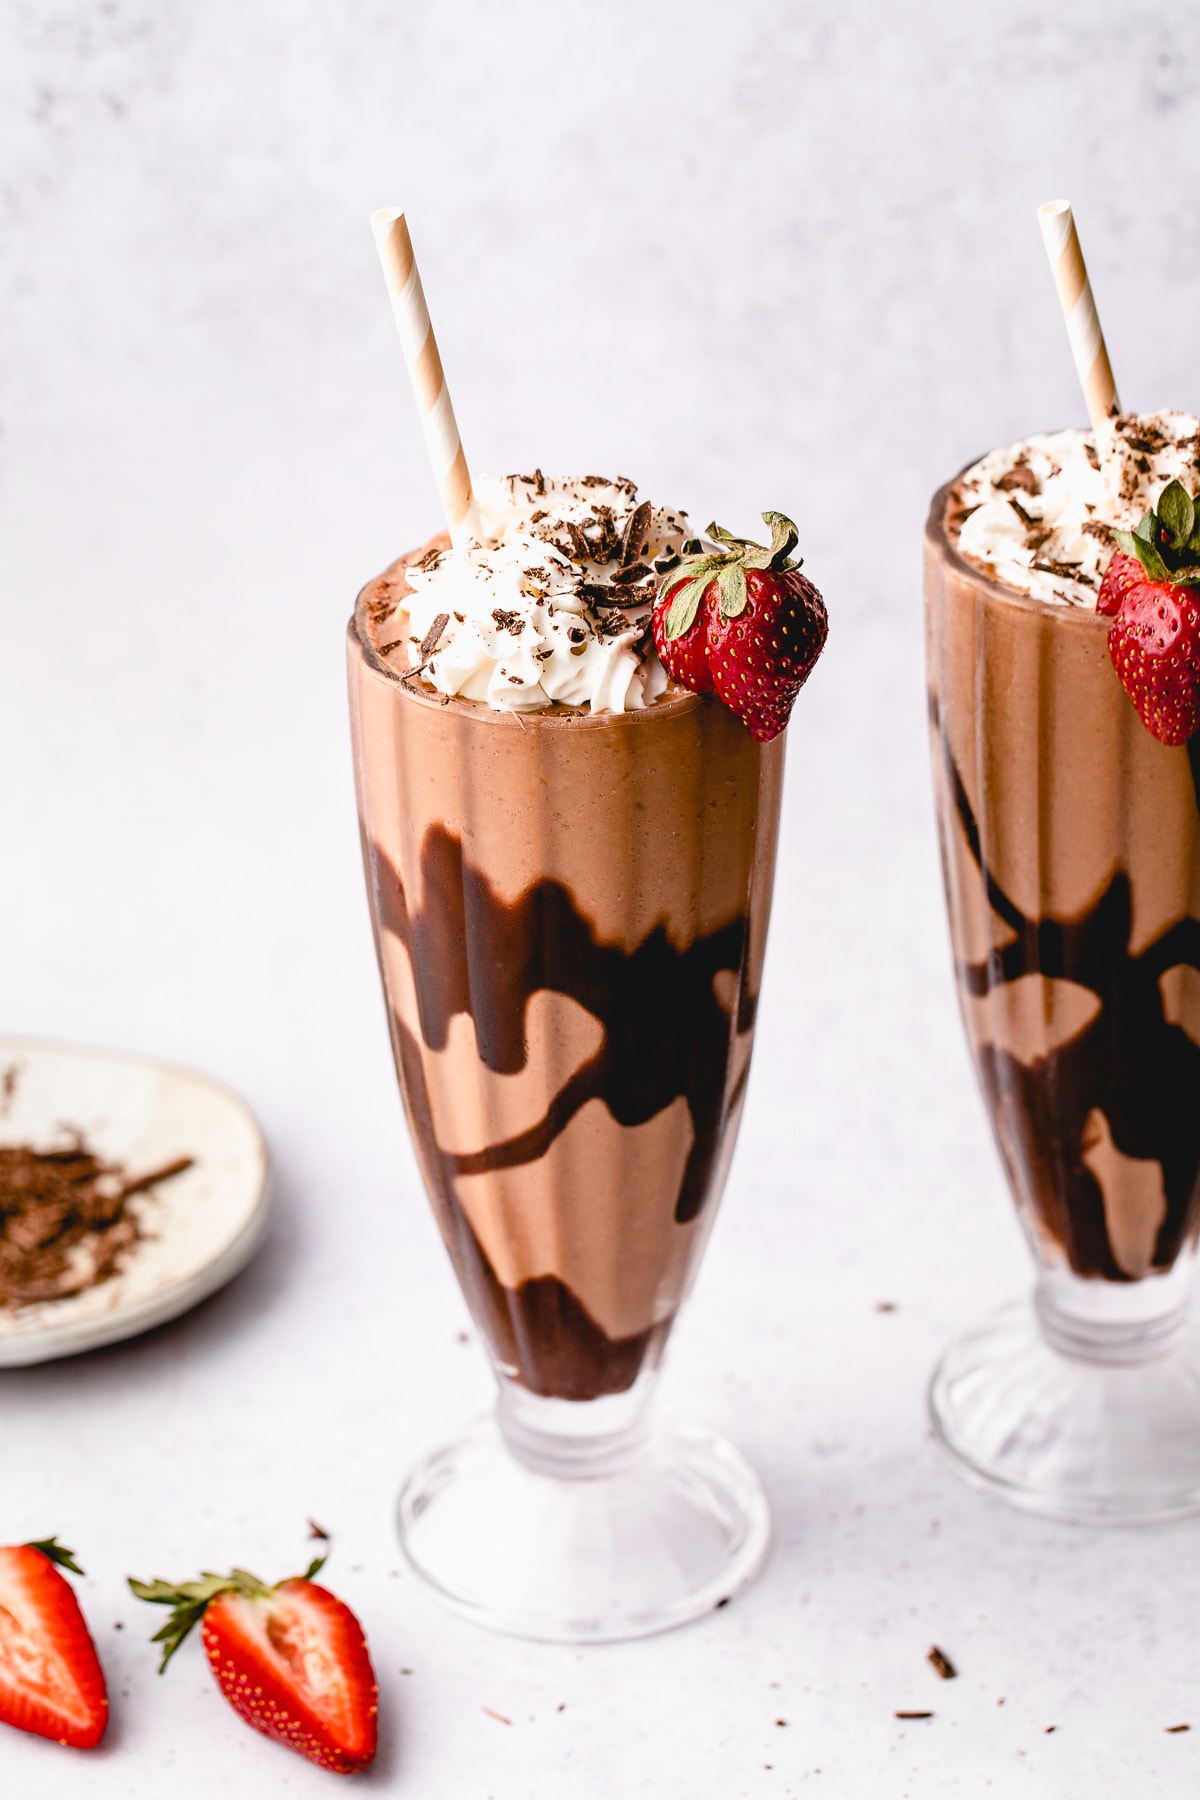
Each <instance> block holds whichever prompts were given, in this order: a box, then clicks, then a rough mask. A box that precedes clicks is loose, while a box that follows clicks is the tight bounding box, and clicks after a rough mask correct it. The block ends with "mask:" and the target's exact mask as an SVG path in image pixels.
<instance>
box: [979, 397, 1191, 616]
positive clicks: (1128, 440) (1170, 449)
mask: <svg viewBox="0 0 1200 1800" xmlns="http://www.w3.org/2000/svg"><path fill="white" fill-rule="evenodd" d="M1173 480H1174V481H1181V482H1182V483H1183V485H1184V487H1186V488H1187V490H1188V492H1189V494H1194V493H1196V491H1197V489H1198V488H1200V420H1196V419H1194V418H1193V417H1192V416H1191V414H1190V413H1180V412H1156V413H1142V414H1136V413H1127V414H1125V415H1124V417H1122V418H1120V419H1114V420H1112V421H1111V422H1109V421H1106V422H1105V424H1104V426H1103V427H1102V428H1101V433H1100V439H1099V445H1097V439H1096V436H1094V435H1093V433H1092V432H1090V431H1054V432H1046V433H1043V434H1042V435H1040V436H1037V437H1030V438H1025V439H1024V440H1023V441H1022V442H1021V443H1019V444H1009V445H1007V446H1006V447H1005V448H1004V449H1001V450H993V451H992V452H991V453H990V454H989V455H988V456H985V457H984V458H983V459H982V460H981V461H980V462H977V463H975V464H974V465H973V466H972V467H971V468H969V469H968V470H967V471H966V472H965V474H963V475H960V476H959V478H958V480H957V482H956V483H955V484H954V488H953V490H952V492H951V497H950V504H949V509H948V512H947V530H948V532H949V535H950V538H951V541H952V542H953V541H954V539H955V533H956V531H957V544H958V549H959V551H960V553H961V554H962V555H963V556H965V557H967V558H968V559H969V560H970V561H971V562H975V563H980V564H982V565H983V566H984V567H985V568H986V569H987V570H988V573H989V574H992V575H995V576H996V577H997V578H998V579H999V580H1001V581H1003V582H1005V583H1006V584H1007V585H1008V586H1009V587H1013V588H1017V589H1019V590H1020V591H1021V592H1022V593H1026V594H1032V595H1033V596H1034V598H1035V599H1037V600H1048V601H1054V602H1058V603H1060V604H1066V605H1070V606H1089V607H1094V606H1095V604H1096V597H1097V595H1098V593H1099V591H1100V584H1101V582H1102V581H1103V579H1104V571H1105V569H1106V568H1107V567H1108V564H1109V559H1110V558H1111V556H1112V553H1113V551H1114V549H1115V548H1116V545H1115V544H1114V542H1113V536H1112V533H1113V528H1114V527H1116V528H1117V529H1118V530H1126V531H1128V530H1131V529H1132V528H1133V526H1134V525H1136V524H1137V522H1138V520H1139V519H1140V518H1141V516H1142V514H1143V513H1144V512H1145V511H1146V508H1147V507H1148V506H1152V505H1153V504H1154V503H1155V502H1156V501H1157V499H1158V497H1159V495H1160V494H1161V493H1162V490H1163V488H1164V487H1166V485H1167V483H1168V482H1169V481H1173Z"/></svg>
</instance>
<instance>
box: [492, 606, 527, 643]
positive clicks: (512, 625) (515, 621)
mask: <svg viewBox="0 0 1200 1800" xmlns="http://www.w3.org/2000/svg"><path fill="white" fill-rule="evenodd" d="M492 617H493V619H494V620H495V621H496V624H497V625H498V626H499V627H500V630H501V631H511V632H514V633H516V634H517V635H518V636H519V635H520V633H521V631H522V630H523V629H524V626H525V621H524V619H523V618H522V617H521V615H520V613H517V612H505V610H504V608H503V607H502V606H497V607H495V608H493V611H492Z"/></svg>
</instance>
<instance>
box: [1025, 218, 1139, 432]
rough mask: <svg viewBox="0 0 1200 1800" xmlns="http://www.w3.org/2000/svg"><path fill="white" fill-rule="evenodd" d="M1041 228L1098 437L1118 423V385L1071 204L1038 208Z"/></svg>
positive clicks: (1091, 418)
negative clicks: (1104, 426)
mask: <svg viewBox="0 0 1200 1800" xmlns="http://www.w3.org/2000/svg"><path fill="white" fill-rule="evenodd" d="M1038 224H1039V225H1040V226H1041V228H1042V238H1043V241H1044V243H1045V245H1046V255H1047V256H1048V257H1049V258H1050V267H1051V269H1052V270H1053V271H1054V285H1055V286H1056V287H1057V289H1058V298H1059V304H1060V305H1061V306H1062V310H1063V318H1064V319H1065V320H1066V322H1067V336H1068V337H1069V338H1070V340H1071V352H1072V355H1073V356H1074V358H1075V368H1076V371H1077V373H1078V375H1079V381H1080V385H1081V387H1082V388H1083V397H1084V399H1085V400H1086V402H1087V409H1088V418H1089V419H1090V420H1091V421H1092V429H1093V431H1096V432H1099V428H1100V425H1101V424H1102V423H1103V421H1104V420H1106V419H1112V418H1115V417H1116V415H1117V414H1118V413H1119V412H1120V410H1121V402H1120V401H1119V400H1118V399H1117V384H1116V382H1115V381H1114V380H1113V372H1112V366H1111V364H1110V363H1109V360H1108V351H1107V349H1106V348H1105V344H1104V333H1103V332H1102V331H1101V329H1100V320H1099V317H1098V316H1097V313H1096V302H1095V301H1094V300H1093V299H1092V284H1091V282H1090V281H1089V280H1088V276H1087V269H1086V267H1085V266H1084V261H1083V251H1082V250H1081V249H1080V248H1079V233H1078V232H1077V231H1076V229H1075V220H1074V217H1073V216H1072V213H1071V203H1070V201H1069V200H1047V201H1046V202H1045V204H1044V205H1043V206H1039V207H1038Z"/></svg>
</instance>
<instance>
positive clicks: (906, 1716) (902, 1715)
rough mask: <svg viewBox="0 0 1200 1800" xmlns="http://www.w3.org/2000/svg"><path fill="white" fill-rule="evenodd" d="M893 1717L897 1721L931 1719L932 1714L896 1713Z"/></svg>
mask: <svg viewBox="0 0 1200 1800" xmlns="http://www.w3.org/2000/svg"><path fill="white" fill-rule="evenodd" d="M894 1716H895V1717H896V1718H897V1719H932V1717H933V1714H932V1713H931V1712H898V1713H896V1714H895V1715H894Z"/></svg>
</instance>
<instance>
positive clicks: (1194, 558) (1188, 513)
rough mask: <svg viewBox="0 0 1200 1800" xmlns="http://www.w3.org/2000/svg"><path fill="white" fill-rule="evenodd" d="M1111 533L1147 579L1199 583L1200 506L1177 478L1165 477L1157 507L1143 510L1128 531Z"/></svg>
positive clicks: (1176, 583) (1188, 583) (1174, 582)
mask: <svg viewBox="0 0 1200 1800" xmlns="http://www.w3.org/2000/svg"><path fill="white" fill-rule="evenodd" d="M1113 537H1114V538H1115V539H1116V541H1117V543H1118V544H1119V546H1120V548H1121V549H1122V550H1123V551H1124V552H1125V554H1126V556H1136V558H1137V560H1138V561H1139V562H1140V563H1141V565H1142V567H1143V569H1145V571H1146V573H1147V575H1148V576H1149V577H1150V579H1151V581H1162V582H1167V583H1169V584H1172V585H1174V586H1177V587H1190V586H1192V585H1194V584H1197V583H1200V508H1197V505H1196V501H1195V500H1194V499H1193V497H1192V495H1191V494H1189V493H1188V491H1187V489H1186V488H1185V487H1184V486H1183V484H1182V483H1181V482H1178V481H1169V482H1168V483H1167V485H1166V487H1165V488H1164V489H1163V491H1162V493H1161V494H1160V495H1159V497H1158V505H1157V507H1152V508H1151V509H1150V511H1149V512H1146V513H1143V514H1142V517H1141V518H1140V519H1139V520H1138V523H1137V524H1136V525H1135V526H1134V528H1133V530H1132V531H1114V532H1113Z"/></svg>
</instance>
